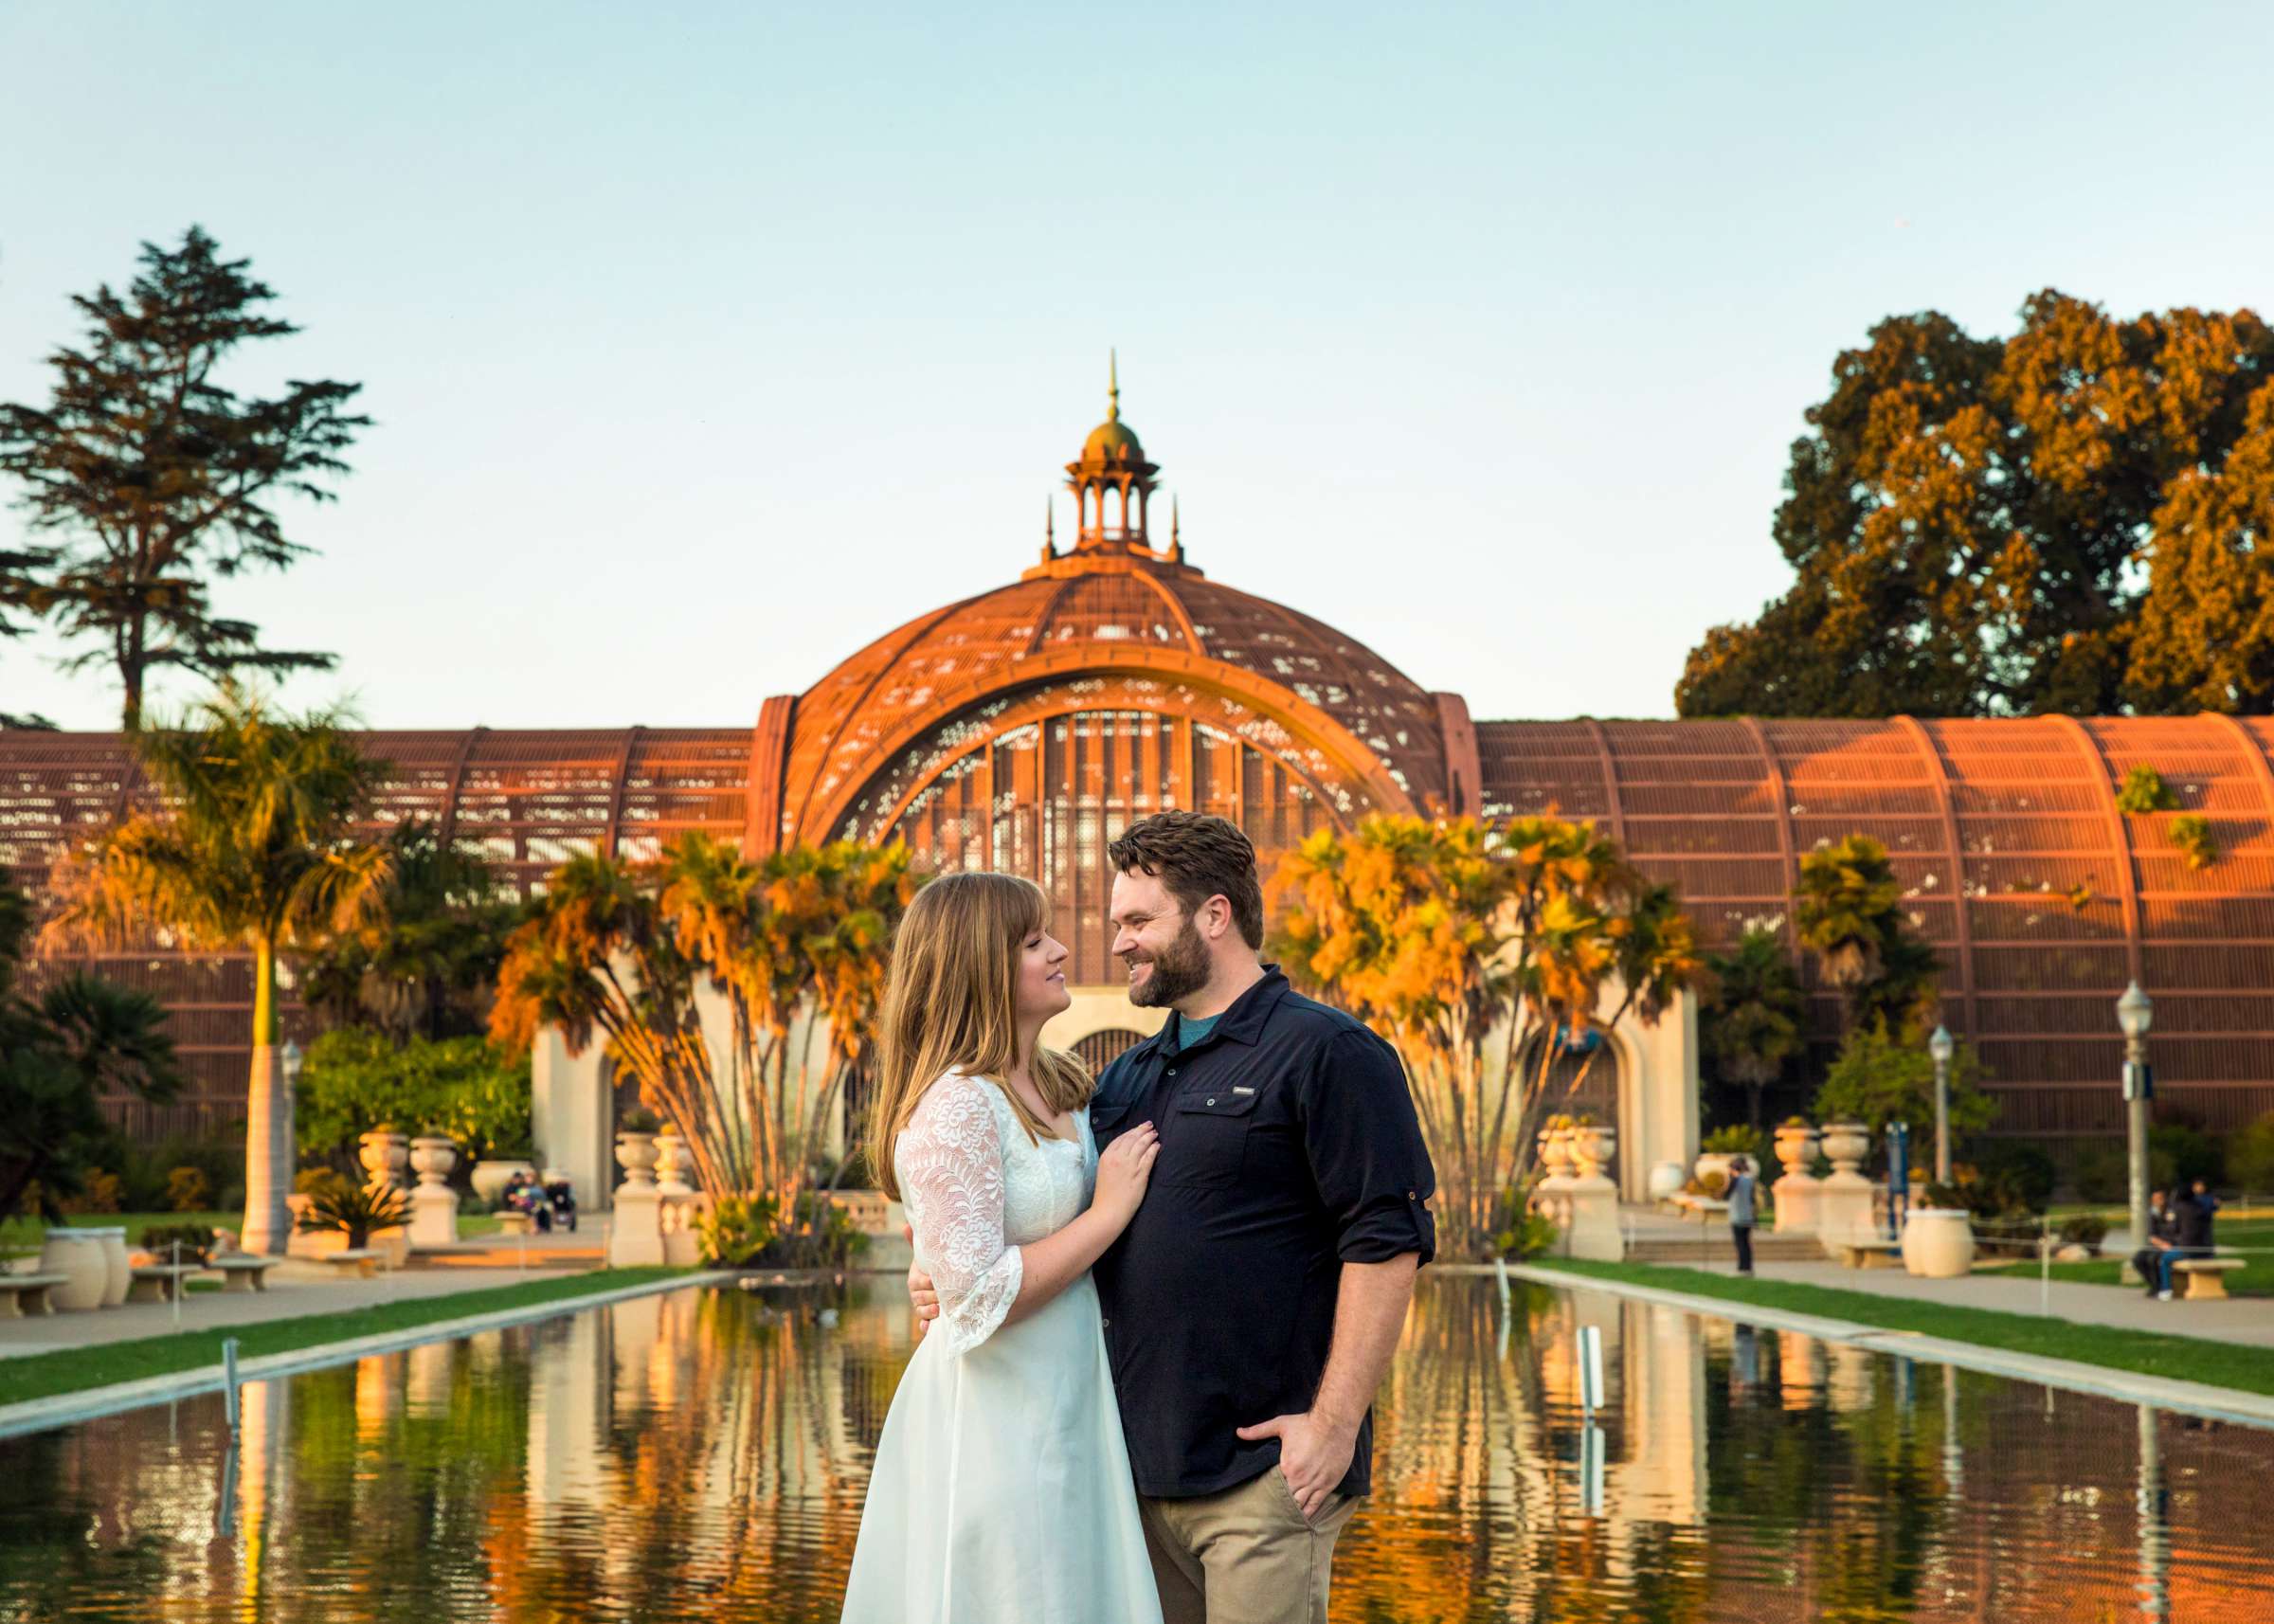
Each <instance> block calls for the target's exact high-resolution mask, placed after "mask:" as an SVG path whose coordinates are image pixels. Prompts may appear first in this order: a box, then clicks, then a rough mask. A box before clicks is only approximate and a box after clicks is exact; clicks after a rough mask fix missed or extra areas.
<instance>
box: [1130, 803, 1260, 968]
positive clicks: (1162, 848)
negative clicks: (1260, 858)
mask: <svg viewBox="0 0 2274 1624" xmlns="http://www.w3.org/2000/svg"><path fill="white" fill-rule="evenodd" d="M1106 852H1107V855H1108V856H1109V857H1111V858H1112V860H1113V867H1114V869H1115V871H1116V872H1117V873H1120V874H1137V873H1144V874H1149V875H1153V876H1154V877H1155V878H1157V879H1159V880H1160V881H1161V883H1162V884H1163V885H1164V886H1166V887H1167V888H1168V893H1169V894H1170V895H1171V896H1174V897H1175V898H1176V899H1177V904H1178V906H1179V907H1181V908H1182V909H1183V910H1184V911H1185V913H1186V914H1188V915H1189V914H1193V913H1197V912H1199V911H1200V909H1201V907H1203V906H1204V905H1205V904H1206V903H1207V901H1208V899H1209V898H1210V897H1212V896H1220V897H1222V898H1223V899H1224V900H1225V901H1226V902H1228V903H1230V904H1231V905H1232V918H1233V921H1234V923H1236V925H1238V927H1239V934H1240V937H1241V939H1242V940H1244V941H1245V942H1246V943H1247V945H1248V946H1249V947H1254V948H1257V949H1258V950H1260V949H1261V948H1262V947H1263V882H1262V880H1261V879H1260V878H1258V877H1257V875H1256V873H1255V847H1254V844H1253V843H1252V842H1251V841H1250V840H1249V839H1248V838H1247V836H1246V835H1244V834H1242V833H1241V832H1240V827H1239V825H1238V824H1237V823H1235V822H1233V821H1231V820H1230V819H1228V818H1218V817H1217V816H1215V815H1214V814H1213V813H1208V812H1156V813H1154V814H1153V815H1152V816H1151V817H1150V818H1140V819H1139V820H1138V821H1136V822H1134V823H1131V824H1130V825H1129V826H1128V828H1127V829H1125V830H1123V831H1122V834H1121V838H1120V839H1117V840H1115V841H1114V842H1113V843H1112V844H1111V845H1110V846H1109V847H1107V848H1106Z"/></svg>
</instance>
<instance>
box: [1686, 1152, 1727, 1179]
mask: <svg viewBox="0 0 2274 1624" xmlns="http://www.w3.org/2000/svg"><path fill="white" fill-rule="evenodd" d="M1736 1155H1737V1152H1736V1151H1734V1150H1701V1151H1699V1152H1698V1159H1697V1161H1695V1162H1694V1163H1692V1164H1690V1169H1689V1170H1690V1173H1691V1175H1692V1176H1693V1177H1694V1178H1696V1179H1697V1180H1698V1181H1699V1182H1701V1183H1702V1182H1705V1175H1706V1174H1708V1173H1719V1174H1720V1175H1721V1176H1722V1177H1723V1178H1724V1179H1727V1178H1728V1177H1729V1164H1730V1162H1731V1161H1732V1160H1733V1159H1734V1158H1735V1157H1736Z"/></svg>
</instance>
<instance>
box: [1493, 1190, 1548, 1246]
mask: <svg viewBox="0 0 2274 1624" xmlns="http://www.w3.org/2000/svg"><path fill="white" fill-rule="evenodd" d="M1560 1233H1561V1232H1560V1231H1559V1230H1558V1229H1557V1228H1556V1223H1555V1220H1554V1219H1553V1218H1549V1217H1548V1216H1547V1215H1546V1214H1545V1213H1536V1212H1532V1211H1530V1210H1528V1209H1527V1208H1526V1207H1525V1204H1524V1197H1523V1194H1522V1192H1521V1191H1518V1190H1514V1189H1509V1190H1506V1191H1503V1192H1502V1194H1501V1198H1500V1203H1499V1207H1498V1210H1497V1211H1495V1213H1494V1214H1493V1226H1492V1250H1493V1251H1494V1252H1495V1253H1496V1254H1499V1255H1500V1256H1502V1257H1512V1258H1514V1259H1516V1260H1517V1261H1518V1262H1520V1263H1521V1262H1523V1261H1524V1260H1525V1258H1527V1257H1538V1256H1540V1255H1542V1254H1544V1253H1545V1252H1547V1251H1548V1249H1549V1248H1551V1247H1553V1246H1554V1245H1555V1244H1556V1236H1558V1234H1560Z"/></svg>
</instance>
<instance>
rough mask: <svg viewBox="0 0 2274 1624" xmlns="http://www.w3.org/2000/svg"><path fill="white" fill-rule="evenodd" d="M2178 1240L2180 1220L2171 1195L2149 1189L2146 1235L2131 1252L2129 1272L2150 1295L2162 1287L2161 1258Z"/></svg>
mask: <svg viewBox="0 0 2274 1624" xmlns="http://www.w3.org/2000/svg"><path fill="white" fill-rule="evenodd" d="M2178 1243H2179V1220H2178V1218H2177V1216H2176V1215H2175V1214H2174V1213H2173V1211H2172V1203H2171V1200H2170V1198H2168V1197H2167V1196H2166V1195H2165V1194H2164V1192H2163V1191H2161V1190H2150V1191H2149V1192H2148V1233H2147V1236H2146V1238H2145V1239H2144V1240H2143V1241H2142V1242H2141V1244H2140V1248H2139V1251H2138V1252H2135V1253H2134V1254H2132V1272H2134V1273H2135V1274H2138V1275H2139V1277H2140V1280H2141V1281H2142V1282H2143V1283H2144V1285H2145V1286H2146V1288H2147V1294H2148V1295H2149V1296H2151V1297H2153V1296H2155V1295H2156V1294H2157V1292H2158V1291H2159V1290H2164V1287H2163V1284H2162V1282H2163V1280H2164V1279H2165V1274H2164V1270H2163V1259H2164V1256H2165V1254H2168V1253H2169V1252H2170V1251H2171V1250H2172V1248H2173V1247H2175V1246H2176V1245H2177V1244H2178Z"/></svg>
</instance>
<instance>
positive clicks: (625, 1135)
mask: <svg viewBox="0 0 2274 1624" xmlns="http://www.w3.org/2000/svg"><path fill="white" fill-rule="evenodd" d="M656 1161H657V1155H656V1136H655V1135H654V1134H652V1133H635V1132H632V1131H630V1130H628V1129H627V1130H626V1131H624V1132H622V1133H619V1134H618V1135H617V1136H616V1165H617V1166H619V1167H622V1168H623V1182H625V1183H627V1184H637V1185H641V1186H642V1187H645V1186H648V1185H652V1184H654V1183H655V1182H656Z"/></svg>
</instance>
